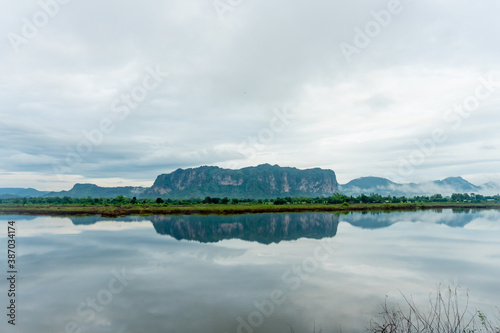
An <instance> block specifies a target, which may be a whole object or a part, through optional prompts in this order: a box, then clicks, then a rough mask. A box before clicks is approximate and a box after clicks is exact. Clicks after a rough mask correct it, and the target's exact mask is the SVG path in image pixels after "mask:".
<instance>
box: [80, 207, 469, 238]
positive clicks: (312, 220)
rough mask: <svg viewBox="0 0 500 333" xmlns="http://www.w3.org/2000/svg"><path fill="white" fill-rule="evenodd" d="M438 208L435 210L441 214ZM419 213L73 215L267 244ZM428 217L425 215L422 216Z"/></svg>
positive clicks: (461, 218)
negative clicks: (339, 225) (341, 223)
mask: <svg viewBox="0 0 500 333" xmlns="http://www.w3.org/2000/svg"><path fill="white" fill-rule="evenodd" d="M441 212H442V211H441V210H435V211H434V213H437V214H439V213H441ZM473 213H475V211H474V210H470V209H457V210H453V214H451V215H450V214H442V215H441V214H439V216H440V217H442V218H441V219H440V220H438V221H437V222H436V223H439V224H446V225H449V226H451V227H464V226H465V225H466V224H468V223H470V222H471V221H472V220H473V219H474V218H475V217H476V216H477V215H476V214H473ZM418 214H419V213H418V212H392V213H383V212H355V213H344V214H342V213H291V214H246V215H230V216H220V215H209V216H199V215H187V216H172V215H157V216H148V217H136V216H127V217H120V218H117V219H107V218H102V217H100V216H87V217H75V218H72V221H73V223H74V224H80V225H82V224H94V223H97V222H99V221H103V220H109V221H120V222H137V221H145V220H147V221H151V223H152V224H153V226H154V228H155V230H156V232H157V233H159V234H162V235H169V236H172V237H174V238H175V239H178V240H183V239H184V240H195V241H199V242H203V243H207V242H218V241H221V240H223V239H233V238H237V239H242V240H247V241H256V242H259V243H263V244H270V243H279V242H281V241H290V240H296V239H299V238H312V239H321V238H325V237H334V236H335V235H336V234H337V227H338V224H339V221H340V222H347V223H349V224H351V225H353V226H355V227H358V228H363V229H379V228H386V227H389V226H390V225H392V224H394V223H395V222H399V221H407V222H415V221H418V220H419V217H421V215H418ZM422 216H425V215H422Z"/></svg>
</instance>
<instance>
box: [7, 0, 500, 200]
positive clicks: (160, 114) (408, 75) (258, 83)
mask: <svg viewBox="0 0 500 333" xmlns="http://www.w3.org/2000/svg"><path fill="white" fill-rule="evenodd" d="M58 1H59V2H57V1H56V0H41V1H40V2H38V1H35V0H26V1H21V2H12V1H9V2H6V1H5V0H4V1H3V2H4V3H3V5H2V11H1V12H0V34H2V35H3V38H2V41H3V42H2V44H1V52H0V87H1V89H0V98H1V101H2V103H1V105H0V112H1V117H0V131H1V132H0V133H1V135H0V154H1V155H0V156H1V157H2V158H1V159H0V187H35V188H38V189H41V190H58V189H69V188H71V187H72V185H73V184H74V183H76V182H92V183H96V184H98V185H101V186H117V185H144V186H150V185H151V184H152V182H153V181H154V179H155V177H156V176H157V175H158V174H160V173H165V172H170V171H173V170H175V169H177V168H187V167H197V166H200V165H218V166H221V167H229V168H239V167H244V166H253V165H257V164H261V163H271V164H279V165H281V166H294V167H297V168H301V169H304V168H311V167H321V168H329V169H333V170H334V171H335V172H336V173H337V177H338V180H339V182H340V183H345V182H347V181H349V180H351V179H353V178H356V177H361V176H368V175H373V176H381V177H387V178H390V179H391V180H393V181H399V182H411V181H425V180H433V179H442V178H445V177H447V176H463V177H464V178H466V179H468V180H470V181H472V182H475V183H478V184H481V183H484V182H487V181H495V182H500V172H499V168H500V159H499V149H500V134H499V131H498V128H499V126H500V115H499V114H498V110H497V109H498V107H499V105H500V62H499V59H500V47H499V46H498V42H497V41H498V36H497V35H498V31H499V29H500V21H499V20H498V18H497V16H498V15H497V14H498V12H499V10H500V3H499V2H498V1H494V0H484V1H474V2H473V1H463V0H453V1H451V0H442V1H438V2H436V1H427V0H420V1H410V0H401V1H397V0H391V1H381V0H370V1H366V0H365V1H359V0H354V1H339V0H335V1H331V0H329V1H326V0H324V1H321V0H314V1H297V0H292V1H291V0H286V1H285V0H273V1H263V0H252V1H250V0H217V1H213V0H190V1H185V0H166V1H157V0H154V1H153V0H145V1H141V2H140V3H139V2H137V1H128V0H120V1H118V0H109V1H105V2H102V1H78V0H72V1H68V0H64V1H63V0H58Z"/></svg>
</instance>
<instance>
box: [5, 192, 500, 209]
mask: <svg viewBox="0 0 500 333" xmlns="http://www.w3.org/2000/svg"><path fill="white" fill-rule="evenodd" d="M387 203H500V195H495V196H483V195H480V194H474V193H470V194H468V193H455V194H452V195H451V196H449V197H443V196H442V195H441V194H435V195H432V196H415V197H413V198H406V197H404V196H402V197H396V196H392V197H391V196H381V195H379V194H371V195H365V194H361V195H359V196H356V197H353V196H346V195H343V194H339V193H335V194H334V195H332V196H330V197H323V196H322V197H316V198H309V197H284V198H275V199H237V198H231V199H230V198H227V197H224V198H216V197H206V198H205V199H200V198H191V199H162V198H156V199H137V198H136V197H133V198H127V197H124V196H122V195H119V196H117V197H116V198H113V199H109V198H92V197H87V198H71V197H67V196H65V197H35V198H7V199H0V205H3V206H26V205H28V206H30V205H54V206H57V205H63V206H66V205H69V206H70V205H76V206H106V205H107V206H110V205H112V206H123V205H200V204H204V205H210V204H219V205H272V204H273V205H298V204H299V205H300V204H302V205H303V204H322V205H325V204H326V205H333V204H344V205H352V204H387Z"/></svg>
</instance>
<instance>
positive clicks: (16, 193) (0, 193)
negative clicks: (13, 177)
mask: <svg viewBox="0 0 500 333" xmlns="http://www.w3.org/2000/svg"><path fill="white" fill-rule="evenodd" d="M47 193H49V192H48V191H38V190H35V189H34V188H15V187H14V188H0V197H1V198H17V197H19V198H24V197H41V196H43V195H44V194H47Z"/></svg>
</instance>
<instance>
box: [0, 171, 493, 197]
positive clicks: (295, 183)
mask: <svg viewBox="0 0 500 333" xmlns="http://www.w3.org/2000/svg"><path fill="white" fill-rule="evenodd" d="M335 192H340V193H342V194H346V195H353V196H357V195H360V194H363V193H364V194H367V195H369V194H371V193H378V194H381V195H384V196H387V195H391V196H403V195H404V196H407V197H413V196H416V195H433V194H437V193H439V194H442V195H444V196H447V195H451V194H452V193H472V192H474V193H481V194H498V193H500V186H498V185H497V184H495V183H486V184H484V185H482V186H477V185H474V184H472V183H470V182H468V181H467V180H465V179H463V178H462V177H449V178H445V179H443V180H435V181H430V182H423V183H409V184H398V183H395V182H392V181H390V180H389V179H386V178H380V177H361V178H357V179H354V180H352V181H350V182H348V183H347V184H344V185H339V184H338V182H337V178H336V175H335V172H334V171H332V170H327V169H320V168H314V169H306V170H300V169H297V168H291V167H280V166H278V165H270V164H261V165H258V166H255V167H247V168H242V169H238V170H233V169H223V168H219V167H215V166H201V167H198V168H189V169H177V170H175V171H174V172H171V173H168V174H161V175H159V176H158V177H157V178H156V180H155V182H154V183H153V185H152V186H151V187H132V186H127V187H100V186H97V185H94V184H75V185H74V186H73V188H71V189H70V190H68V191H59V192H48V191H38V190H35V189H32V188H28V189H21V188H0V199H2V198H16V197H38V196H50V197H56V196H58V197H64V196H68V197H72V198H86V197H89V196H90V197H102V198H115V197H117V196H119V195H123V196H125V197H129V198H132V197H137V198H157V197H162V198H171V199H189V198H204V197H206V196H210V197H220V198H222V197H228V198H248V199H266V198H276V197H301V196H304V197H320V196H331V195H332V194H333V193H335Z"/></svg>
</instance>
